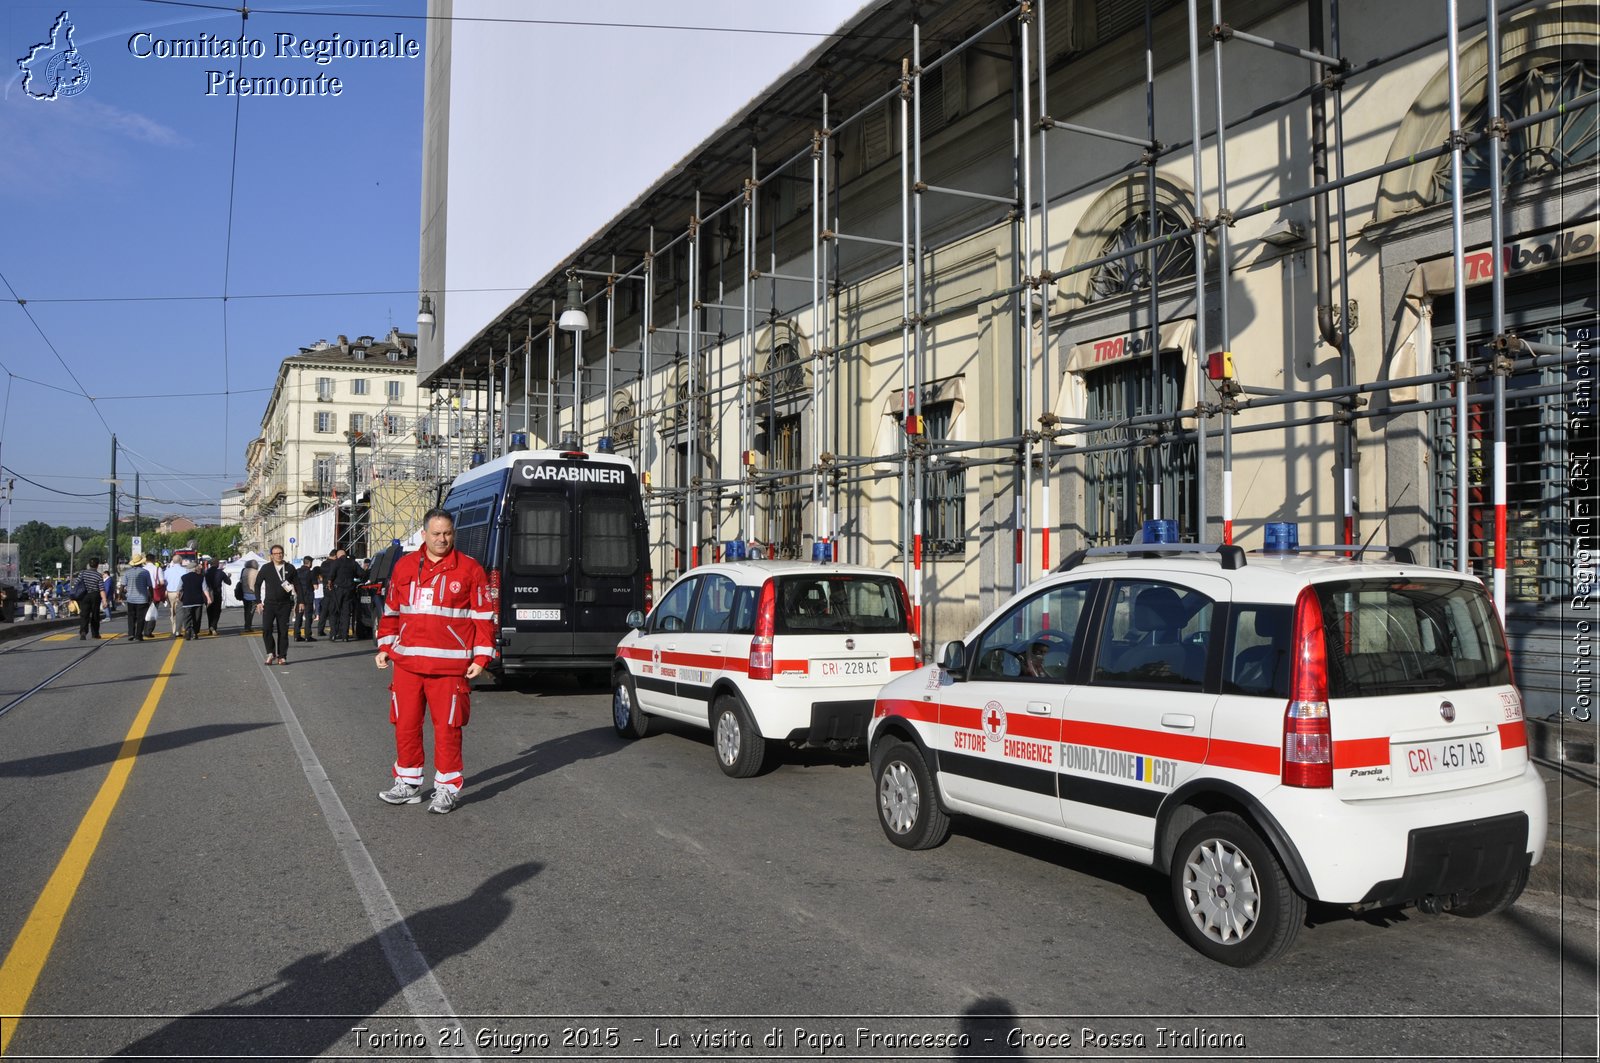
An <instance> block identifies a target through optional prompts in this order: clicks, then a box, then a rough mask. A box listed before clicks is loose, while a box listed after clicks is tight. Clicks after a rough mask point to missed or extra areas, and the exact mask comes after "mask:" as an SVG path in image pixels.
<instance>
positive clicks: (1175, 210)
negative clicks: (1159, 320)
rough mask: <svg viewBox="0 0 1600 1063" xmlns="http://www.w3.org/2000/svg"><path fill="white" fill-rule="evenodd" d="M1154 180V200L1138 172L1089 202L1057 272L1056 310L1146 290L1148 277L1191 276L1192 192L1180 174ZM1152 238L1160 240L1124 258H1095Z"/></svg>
mask: <svg viewBox="0 0 1600 1063" xmlns="http://www.w3.org/2000/svg"><path fill="white" fill-rule="evenodd" d="M1155 184H1156V187H1155V202H1154V204H1153V205H1152V203H1151V199H1150V194H1149V187H1148V184H1147V181H1146V178H1145V177H1144V176H1143V175H1142V174H1134V175H1131V176H1129V177H1125V178H1123V179H1122V180H1120V181H1117V182H1116V183H1115V184H1113V185H1112V186H1111V187H1109V188H1107V189H1106V190H1105V191H1104V192H1102V193H1100V195H1099V196H1098V197H1096V199H1095V201H1094V202H1093V203H1091V204H1089V207H1088V209H1087V210H1085V211H1084V212H1083V216H1082V217H1081V218H1080V219H1079V221H1078V224H1077V227H1076V228H1075V229H1074V230H1073V233H1072V239H1071V240H1070V241H1068V243H1067V251H1066V254H1065V255H1064V256H1063V257H1062V260H1061V266H1060V268H1059V269H1057V271H1056V275H1057V277H1059V278H1060V279H1059V281H1058V282H1057V285H1056V291H1057V293H1058V294H1057V303H1056V307H1055V309H1056V312H1058V313H1064V312H1070V311H1073V310H1079V309H1082V308H1083V307H1085V306H1088V305H1090V304H1091V303H1098V302H1104V301H1106V300H1109V299H1119V298H1126V297H1129V296H1132V295H1134V294H1135V293H1138V292H1142V291H1148V290H1149V288H1150V284H1151V278H1152V277H1154V278H1155V280H1157V281H1159V282H1160V283H1161V284H1164V285H1165V284H1169V283H1170V284H1183V283H1188V282H1192V281H1193V280H1194V240H1193V238H1192V237H1191V235H1190V233H1191V230H1190V222H1191V221H1192V220H1193V218H1194V216H1195V208H1194V197H1193V196H1192V195H1191V193H1190V190H1189V187H1188V186H1187V185H1186V184H1184V183H1183V182H1182V181H1180V180H1179V179H1178V178H1175V177H1168V176H1165V175H1158V176H1157V177H1156V183H1155ZM1152 217H1154V223H1153V224H1152V221H1151V219H1152ZM1151 239H1162V240H1164V242H1163V243H1161V244H1158V245H1157V246H1156V247H1154V248H1151V249H1147V250H1145V251H1137V252H1132V253H1131V254H1129V255H1127V256H1126V257H1122V258H1111V259H1110V260H1109V261H1106V262H1100V261H1098V260H1099V259H1102V258H1106V257H1107V256H1108V255H1116V254H1117V252H1119V251H1127V250H1128V249H1130V248H1134V247H1137V246H1139V245H1140V244H1143V243H1146V242H1147V241H1149V240H1151ZM1090 263H1093V265H1091V264H1090Z"/></svg>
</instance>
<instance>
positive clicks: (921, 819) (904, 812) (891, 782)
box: [872, 741, 950, 849]
mask: <svg viewBox="0 0 1600 1063" xmlns="http://www.w3.org/2000/svg"><path fill="white" fill-rule="evenodd" d="M872 788H873V793H874V794H876V796H877V800H876V802H875V803H876V804H877V806H878V825H879V826H880V827H882V828H883V833H884V836H885V837H887V838H888V839H889V840H890V841H891V842H894V844H896V845H898V846H899V847H900V848H902V849H932V848H934V847H936V846H939V845H943V844H944V841H945V839H946V838H948V837H950V816H949V814H948V813H946V812H945V810H944V809H942V808H940V807H939V795H938V793H937V791H936V790H935V789H934V784H933V773H932V772H930V771H928V765H927V762H926V761H924V760H923V759H922V752H921V751H920V750H919V749H917V747H916V746H914V745H912V744H911V743H910V742H898V741H896V742H890V743H889V744H888V745H886V746H884V747H883V748H882V749H880V750H876V751H874V753H873V757H872Z"/></svg>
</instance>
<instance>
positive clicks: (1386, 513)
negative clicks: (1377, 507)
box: [1356, 483, 1411, 557]
mask: <svg viewBox="0 0 1600 1063" xmlns="http://www.w3.org/2000/svg"><path fill="white" fill-rule="evenodd" d="M1410 490H1411V484H1409V483H1407V484H1406V485H1405V486H1404V487H1402V488H1401V489H1400V493H1399V494H1398V495H1396V496H1395V501H1396V502H1399V501H1400V500H1401V499H1402V498H1405V497H1406V492H1407V491H1410ZM1388 523H1389V509H1388V507H1384V511H1383V519H1382V520H1380V521H1379V522H1378V526H1377V527H1376V528H1373V529H1372V534H1371V535H1369V536H1367V541H1366V542H1364V543H1362V544H1361V549H1360V550H1358V551H1356V556H1357V557H1360V556H1361V555H1362V554H1364V553H1366V552H1367V547H1369V546H1371V545H1372V540H1374V539H1376V538H1377V537H1378V533H1379V532H1381V531H1382V530H1383V529H1384V527H1385V526H1386V525H1387V524H1388Z"/></svg>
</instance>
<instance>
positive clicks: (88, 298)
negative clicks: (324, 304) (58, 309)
mask: <svg viewBox="0 0 1600 1063" xmlns="http://www.w3.org/2000/svg"><path fill="white" fill-rule="evenodd" d="M527 290H528V286H527V285H525V284H524V285H519V286H515V287H509V288H440V289H438V291H439V292H440V293H441V294H444V295H493V294H496V293H503V292H517V293H523V292H526V291H527ZM415 294H417V290H416V289H415V288H393V289H389V290H387V291H369V292H256V293H254V294H249V295H238V294H232V295H226V296H223V295H85V296H61V297H58V298H48V299H29V300H28V302H30V303H203V302H210V301H211V300H213V299H224V298H226V299H229V300H231V301H233V302H239V301H241V300H244V299H354V298H361V297H365V296H374V295H415Z"/></svg>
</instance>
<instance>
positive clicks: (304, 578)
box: [291, 554, 317, 642]
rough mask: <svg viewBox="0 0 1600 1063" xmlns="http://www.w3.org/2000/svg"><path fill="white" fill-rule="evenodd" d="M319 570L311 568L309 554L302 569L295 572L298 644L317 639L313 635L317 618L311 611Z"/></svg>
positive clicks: (295, 629)
mask: <svg viewBox="0 0 1600 1063" xmlns="http://www.w3.org/2000/svg"><path fill="white" fill-rule="evenodd" d="M316 588H317V570H316V569H314V568H312V567H311V555H310V554H307V555H306V556H305V557H303V558H301V559H300V567H299V568H297V569H295V570H294V597H295V603H294V623H293V624H292V625H291V627H293V628H294V640H295V641H296V642H315V641H317V638H316V636H315V635H314V634H312V629H313V628H314V627H315V626H316V617H314V616H312V615H311V610H312V608H313V607H314V605H315V601H316V597H315V596H316Z"/></svg>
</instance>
